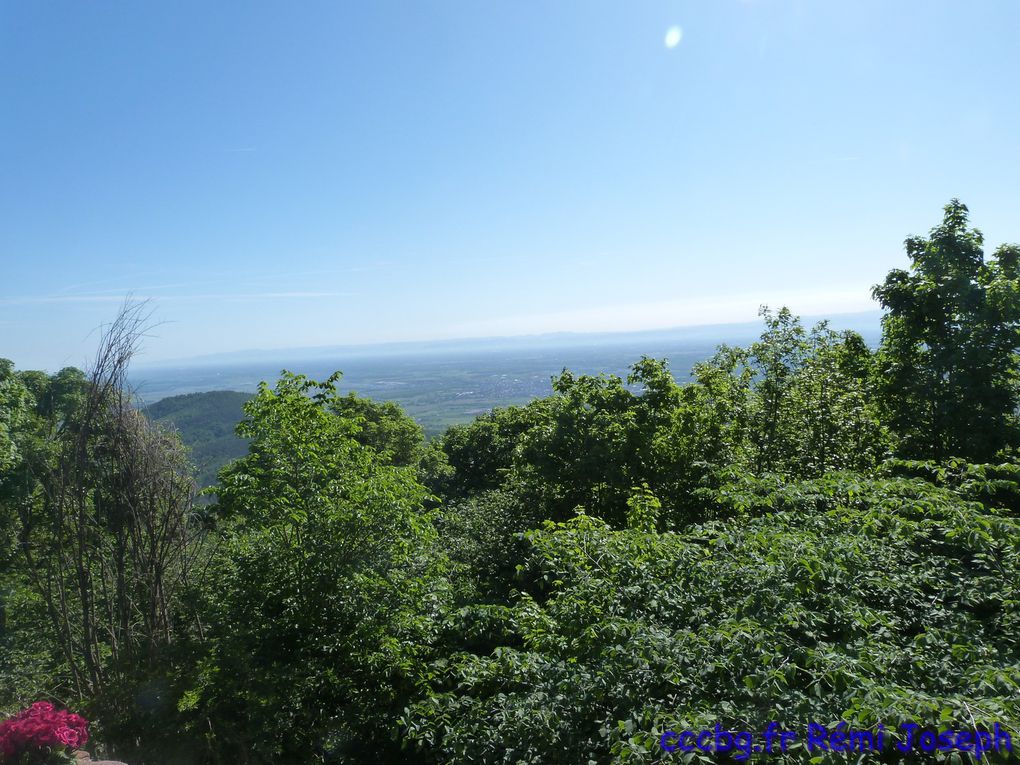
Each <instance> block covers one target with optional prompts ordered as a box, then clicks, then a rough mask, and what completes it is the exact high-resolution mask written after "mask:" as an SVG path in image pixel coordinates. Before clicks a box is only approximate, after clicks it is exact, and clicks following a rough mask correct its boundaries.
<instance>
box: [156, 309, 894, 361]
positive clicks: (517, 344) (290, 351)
mask: <svg viewBox="0 0 1020 765" xmlns="http://www.w3.org/2000/svg"><path fill="white" fill-rule="evenodd" d="M880 318H881V313H880V312H879V311H877V310H875V311H862V312H857V313H844V314H835V315H832V316H803V317H801V321H802V323H803V325H804V326H805V327H811V326H813V325H815V324H817V323H818V322H820V321H828V322H829V326H830V327H832V328H833V329H836V330H843V329H852V330H855V331H857V332H860V333H861V334H862V335H864V336H865V339H867V340H869V341H870V340H871V339H873V338H874V339H877V337H878V334H879V320H880ZM761 327H762V325H761V322H760V321H749V322H739V323H734V324H698V325H691V326H680V327H668V328H665V329H649V330H636V331H624V332H548V333H542V334H533V335H512V336H495V337H477V338H473V337H468V338H453V339H448V340H420V341H394V342H383V343H365V344H346V345H328V346H307V347H292V348H276V349H273V348H251V349H245V350H238V351H225V352H222V353H212V354H203V355H201V356H192V357H185V358H178V359H167V360H164V361H152V362H144V361H142V360H139V362H138V364H137V366H138V367H139V368H140V369H146V368H160V367H165V366H173V367H186V366H206V365H217V364H245V363H258V362H274V363H286V362H290V361H295V360H296V361H308V360H315V359H323V358H333V357H337V356H344V357H348V358H355V359H368V358H377V357H378V358H382V357H399V356H413V355H432V354H451V355H456V354H459V353H478V352H499V351H508V350H512V351H516V350H528V349H534V350H546V349H554V348H587V347H608V346H627V345H634V346H641V345H649V344H651V345H659V344H662V343H667V344H669V345H679V346H684V345H695V346H698V347H702V346H704V345H705V343H710V344H711V345H713V346H714V345H716V344H718V343H721V342H724V343H743V342H748V341H752V340H754V339H757V337H758V335H759V334H760V333H761Z"/></svg>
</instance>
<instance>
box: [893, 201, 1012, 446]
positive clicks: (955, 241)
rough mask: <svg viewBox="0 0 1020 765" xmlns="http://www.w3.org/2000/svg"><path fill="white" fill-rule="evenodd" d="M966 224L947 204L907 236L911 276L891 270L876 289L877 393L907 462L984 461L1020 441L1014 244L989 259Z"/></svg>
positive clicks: (954, 205)
mask: <svg viewBox="0 0 1020 765" xmlns="http://www.w3.org/2000/svg"><path fill="white" fill-rule="evenodd" d="M967 223H968V211H967V207H966V206H965V205H964V204H962V203H961V202H960V201H959V200H956V199H954V200H952V201H951V202H950V203H949V204H948V205H946V207H945V217H944V218H943V220H942V224H941V225H940V226H937V227H935V228H933V229H932V230H931V232H930V234H929V236H928V237H927V238H924V237H916V236H915V237H911V238H909V239H907V241H906V249H907V254H908V255H909V256H910V261H911V267H910V270H909V271H903V270H900V269H896V270H893V271H890V272H889V275H888V276H886V279H885V282H884V283H883V284H881V285H878V286H876V287H875V288H874V291H873V294H874V296H875V298H876V299H877V300H878V301H879V302H880V303H881V304H882V306H883V307H884V308H885V309H886V311H887V313H886V314H885V316H884V318H883V319H882V344H881V348H880V350H879V355H878V367H877V372H878V382H879V390H880V397H881V401H882V404H883V408H884V415H885V419H886V421H887V422H888V424H889V425H890V427H891V428H892V430H893V431H894V432H895V433H897V435H898V436H899V452H900V454H901V455H902V456H905V457H911V458H932V459H936V460H941V459H945V458H946V457H949V456H960V457H965V458H967V459H970V460H975V461H987V460H990V459H992V458H994V456H995V455H996V454H997V453H998V452H999V451H1000V450H1002V449H1003V448H1005V447H1009V446H1014V445H1016V444H1017V443H1020V430H1018V423H1017V417H1016V411H1017V405H1018V403H1020V400H1018V387H1017V378H1018V373H1020V365H1018V359H1017V355H1016V354H1017V350H1018V349H1020V267H1018V265H1020V248H1018V247H1017V246H1016V245H1003V246H1001V247H1000V248H999V249H998V250H996V252H995V256H994V257H993V258H992V259H990V260H987V261H986V260H985V258H984V252H983V249H982V247H983V244H984V239H983V237H982V235H981V232H980V231H978V230H977V229H973V228H968V226H967Z"/></svg>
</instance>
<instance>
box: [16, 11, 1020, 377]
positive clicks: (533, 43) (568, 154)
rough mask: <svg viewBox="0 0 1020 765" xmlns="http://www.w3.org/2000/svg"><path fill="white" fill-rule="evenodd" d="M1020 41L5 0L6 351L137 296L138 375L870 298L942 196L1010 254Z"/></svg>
mask: <svg viewBox="0 0 1020 765" xmlns="http://www.w3.org/2000/svg"><path fill="white" fill-rule="evenodd" d="M674 27H679V28H680V30H682V34H680V35H679V42H677V37H678V34H677V32H676V31H674V32H672V34H670V30H671V29H672V28H674ZM1017 28H1020V4H1018V3H1015V2H1012V0H1003V2H983V1H982V0H976V1H975V2H969V3H960V2H940V1H937V0H901V1H898V2H895V3H893V2H885V1H883V2H870V1H862V0H854V2H838V3H837V2H821V1H820V0H819V1H818V2H797V1H796V0H789V1H786V2H780V1H779V0H775V1H772V0H711V1H710V2H709V0H701V1H699V2H691V1H689V2H680V1H679V0H669V1H663V2H642V1H641V0H629V1H628V2H619V1H618V0H614V1H613V2H602V1H599V0H577V1H576V2H575V1H572V0H562V1H560V2H555V3H539V2H509V1H507V2H475V1H474V0H471V1H469V0H458V1H456V2H454V1H452V0H422V1H421V2H409V1H407V0H403V1H402V2H387V1H386V0H380V1H374V2H370V3H369V2H363V3H338V2H301V3H284V2H272V3H270V2H255V1H253V0H246V1H245V2H208V0H201V2H188V1H184V2H182V1H181V0H175V1H174V2H172V3H170V2H147V3H123V2H116V3H111V2H102V1H99V0H93V1H91V2H88V3H82V2H70V1H67V2H46V3H42V2H38V3H37V2H14V1H13V0H11V1H8V2H0V104H2V106H0V209H2V210H3V217H2V224H0V356H7V357H10V358H13V359H14V360H15V362H16V363H17V364H18V366H21V367H30V366H39V367H45V368H51V369H52V368H56V367H59V366H61V365H64V364H80V363H82V362H83V361H84V360H85V358H86V357H87V355H88V351H89V349H90V347H91V346H92V344H93V343H94V340H95V335H94V333H93V334H90V331H91V330H93V329H94V328H95V327H96V326H97V325H98V324H100V323H101V322H103V321H104V320H108V319H109V318H110V317H112V315H113V314H114V312H115V311H116V309H117V306H118V303H119V302H120V301H121V300H122V299H123V298H124V296H125V295H126V294H128V293H133V294H134V295H135V296H137V297H147V298H152V299H153V307H154V309H155V317H156V318H157V319H158V320H160V321H162V322H163V323H162V324H161V326H159V327H158V328H157V329H156V330H155V332H154V336H153V337H151V338H150V339H149V340H148V341H147V344H146V355H145V356H144V357H143V360H150V361H155V360H159V359H164V358H175V357H186V356H192V355H200V354H207V353H213V352H218V351H227V350H238V349H246V348H273V347H292V346H307V345H327V344H346V343H359V342H379V341H389V340H419V339H431V338H451V337H471V336H476V337H477V336H488V335H516V334H527V333H536V332H547V331H561V330H572V331H579V330H580V331H583V330H598V331H604V330H611V329H620V330H631V329H642V328H651V327H665V326H674V325H684V324H705V323H716V322H720V321H744V320H748V319H750V318H753V317H754V315H755V313H756V308H757V306H758V304H760V303H770V304H773V305H777V304H779V303H787V304H789V305H790V306H791V308H793V310H795V311H798V312H801V313H805V314H833V313H841V312H847V311H856V310H863V309H867V308H869V307H871V306H872V304H871V303H870V299H869V295H868V291H869V290H868V288H869V287H870V285H872V284H874V283H876V282H878V281H880V280H881V279H882V278H883V276H884V274H885V272H886V271H887V270H888V269H889V268H891V267H896V266H904V265H905V263H906V259H905V256H904V254H903V251H902V241H903V239H904V238H905V237H906V236H907V235H908V234H912V233H924V232H926V231H927V230H928V229H929V228H930V227H931V226H933V225H935V224H936V223H937V222H938V220H939V217H940V214H941V206H942V205H943V204H945V203H946V202H947V201H948V200H949V199H950V198H951V197H954V196H956V197H959V198H961V199H962V200H963V201H964V202H966V203H967V204H968V205H969V206H970V208H971V212H972V220H973V222H974V223H975V225H977V226H978V227H979V228H981V229H982V230H983V231H984V232H985V234H986V241H987V243H988V244H989V250H991V248H993V247H994V246H995V245H996V244H998V243H1000V242H1002V241H1016V240H1020V218H1018V216H1017V211H1018V210H1020V186H1018V184H1017V182H1016V179H1017V177H1018V171H1020V141H1018V140H1017V133H1016V127H1017V125H1018V124H1020V99H1018V98H1017V95H1018V94H1017V84H1016V82H1017V77H1018V75H1020V47H1018V46H1016V45H1015V35H1016V30H1017ZM667 38H669V39H667ZM667 42H670V43H676V44H675V45H673V47H670V46H669V45H667Z"/></svg>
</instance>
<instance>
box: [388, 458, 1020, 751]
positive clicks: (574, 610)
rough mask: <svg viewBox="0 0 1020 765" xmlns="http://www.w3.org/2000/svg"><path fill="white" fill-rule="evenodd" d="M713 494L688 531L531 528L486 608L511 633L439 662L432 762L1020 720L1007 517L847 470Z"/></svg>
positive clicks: (1014, 563)
mask: <svg viewBox="0 0 1020 765" xmlns="http://www.w3.org/2000/svg"><path fill="white" fill-rule="evenodd" d="M737 497H739V498H740V499H739V501H737V500H735V498H737ZM717 501H718V502H719V504H720V506H725V509H726V512H727V513H729V514H732V515H733V516H734V517H732V519H731V520H725V521H714V522H711V523H707V524H704V525H702V526H698V527H694V528H691V529H688V530H687V531H685V532H684V533H682V534H675V533H667V534H656V533H652V532H648V531H640V530H624V531H613V530H611V529H610V528H609V527H608V526H607V525H606V524H605V523H604V522H602V521H598V520H596V519H592V518H589V517H587V516H579V517H577V518H575V519H573V520H571V521H568V522H565V523H549V524H546V526H545V528H544V529H543V530H542V531H538V532H534V533H532V534H529V537H528V538H529V540H530V542H531V544H532V548H533V554H532V556H531V558H530V560H529V562H528V565H527V568H526V572H525V573H526V575H527V578H528V581H530V582H531V584H530V586H529V587H528V592H527V593H526V594H522V595H521V596H520V597H519V598H518V599H517V602H516V603H515V604H514V605H513V606H512V607H511V608H510V609H508V610H505V611H503V612H502V613H501V614H492V615H491V616H490V619H491V618H496V619H498V620H499V622H500V623H501V626H491V627H490V628H489V630H490V632H494V633H498V632H499V630H500V629H502V630H503V631H504V632H505V633H507V634H508V638H506V639H505V640H504V643H503V645H502V647H497V648H495V649H494V650H491V649H490V650H487V651H485V652H484V653H482V652H477V651H470V650H465V651H463V652H460V653H458V654H455V655H453V656H452V657H451V658H450V659H449V660H448V661H444V662H442V664H441V665H438V666H437V670H438V671H439V675H438V677H437V681H436V682H435V684H434V687H433V690H432V692H431V693H430V695H429V696H428V697H427V698H425V699H422V700H421V701H419V702H417V703H415V704H413V705H412V706H411V707H410V708H409V710H408V712H407V714H406V716H405V719H404V724H405V725H406V728H407V733H408V736H409V737H410V738H411V739H412V740H414V741H416V742H418V744H419V745H420V746H421V752H422V756H423V757H424V758H431V760H433V761H437V762H478V763H496V762H506V763H510V762H528V763H576V762H578V761H593V762H610V761H611V762H648V763H651V762H658V761H660V759H661V755H662V752H661V750H660V749H659V747H658V736H659V735H660V734H661V733H662V732H663V731H665V730H669V729H672V730H684V729H695V730H698V729H701V728H711V727H713V726H714V724H715V723H716V722H720V723H722V724H723V725H724V726H727V727H729V728H731V729H739V730H746V729H750V730H755V729H757V730H764V728H765V726H766V725H767V724H768V722H770V721H772V720H780V721H783V724H784V726H786V727H791V728H794V727H802V726H804V727H806V724H807V722H808V721H814V722H822V723H829V722H835V721H838V720H847V721H852V722H854V723H855V724H857V725H858V726H860V727H867V726H870V725H874V724H876V723H877V722H878V721H882V722H884V723H885V724H886V725H887V726H895V725H896V724H897V723H898V722H899V721H908V720H909V721H918V722H920V723H921V724H932V725H936V724H939V725H942V726H946V725H950V726H952V725H956V726H957V727H960V728H969V727H971V726H972V725H973V724H974V721H975V720H976V721H977V722H978V723H991V722H993V721H997V722H1000V723H1002V724H1004V725H1008V726H1011V727H1012V728H1013V729H1016V727H1017V725H1020V704H1018V701H1017V699H1018V698H1020V629H1018V628H1020V526H1018V524H1017V523H1016V521H1014V520H1009V519H1007V518H1005V517H1003V516H1001V515H997V514H994V513H988V512H986V511H983V510H982V508H981V506H980V505H978V504H976V503H973V502H968V501H965V500H963V499H961V498H960V497H959V496H958V495H957V494H955V493H954V492H951V491H948V490H946V489H940V488H937V487H934V486H932V485H930V484H927V483H925V482H922V481H918V480H907V479H885V480H874V479H869V478H867V477H865V476H862V475H860V474H854V473H843V474H833V475H830V476H827V477H825V478H821V479H817V480H814V481H808V482H801V483H785V484H780V485H779V486H778V487H775V486H774V485H773V484H772V483H771V482H761V481H756V480H753V479H751V480H750V481H744V482H742V484H741V485H739V486H728V487H725V490H724V491H722V492H720V494H719V497H718V498H717ZM463 618H465V619H476V618H477V617H475V616H474V615H473V614H470V613H466V614H465V615H464V617H463ZM802 729H803V728H802ZM704 759H706V760H708V759H710V758H709V757H707V756H706V757H705V758H704ZM773 759H775V756H772V758H771V759H770V761H772V760H773ZM787 759H789V760H794V761H802V760H803V759H806V757H803V756H802V752H800V751H791V753H790V754H789V756H788V758H787Z"/></svg>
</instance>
